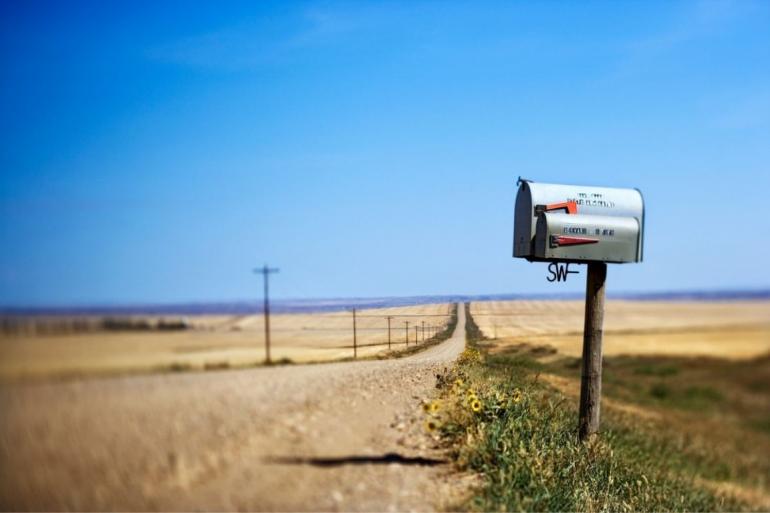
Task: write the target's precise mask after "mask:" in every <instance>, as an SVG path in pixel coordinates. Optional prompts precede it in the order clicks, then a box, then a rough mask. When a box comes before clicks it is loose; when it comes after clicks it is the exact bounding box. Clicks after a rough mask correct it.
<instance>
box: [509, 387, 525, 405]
mask: <svg viewBox="0 0 770 513" xmlns="http://www.w3.org/2000/svg"><path fill="white" fill-rule="evenodd" d="M521 396H522V394H521V390H519V389H518V388H514V389H513V394H511V399H513V402H514V403H518V402H519V401H521Z"/></svg>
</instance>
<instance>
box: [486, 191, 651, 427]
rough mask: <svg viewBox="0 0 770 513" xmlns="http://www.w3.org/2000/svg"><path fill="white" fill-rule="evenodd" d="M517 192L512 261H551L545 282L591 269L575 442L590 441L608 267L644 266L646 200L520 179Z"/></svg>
mask: <svg viewBox="0 0 770 513" xmlns="http://www.w3.org/2000/svg"><path fill="white" fill-rule="evenodd" d="M518 186H519V191H518V193H517V194H516V206H515V219H514V228H513V256H514V257H516V258H525V259H527V260H528V261H530V262H549V264H548V272H549V273H551V276H550V277H548V278H547V280H548V281H549V282H560V281H567V278H568V277H569V275H570V274H574V273H576V272H577V271H571V270H570V269H569V265H570V264H587V265H588V276H587V278H586V303H585V320H584V325H583V365H582V373H581V381H580V410H579V421H578V432H579V436H580V439H581V440H587V439H589V438H590V437H591V436H592V435H593V434H595V433H597V432H598V431H599V419H600V409H601V400H602V326H603V324H604V292H605V282H606V280H607V264H608V263H614V264H623V263H638V262H641V261H642V255H643V251H642V249H643V246H644V244H643V243H644V199H643V198H642V193H641V192H639V190H638V189H614V188H609V187H583V186H577V185H561V184H546V183H534V182H531V181H529V180H522V179H519V182H518ZM496 328H497V326H495V331H496ZM496 336H497V334H495V337H496Z"/></svg>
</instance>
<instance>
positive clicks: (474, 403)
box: [471, 398, 481, 413]
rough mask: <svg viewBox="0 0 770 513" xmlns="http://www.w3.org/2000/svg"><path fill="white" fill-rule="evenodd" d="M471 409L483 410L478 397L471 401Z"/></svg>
mask: <svg viewBox="0 0 770 513" xmlns="http://www.w3.org/2000/svg"><path fill="white" fill-rule="evenodd" d="M471 410H473V411H475V412H476V413H478V412H480V411H481V401H479V400H478V398H474V399H473V401H471Z"/></svg>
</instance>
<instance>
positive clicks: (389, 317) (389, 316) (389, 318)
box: [387, 315, 393, 351]
mask: <svg viewBox="0 0 770 513" xmlns="http://www.w3.org/2000/svg"><path fill="white" fill-rule="evenodd" d="M392 318H393V316H392V315H388V317H387V319H388V351H390V320H391V319H392Z"/></svg>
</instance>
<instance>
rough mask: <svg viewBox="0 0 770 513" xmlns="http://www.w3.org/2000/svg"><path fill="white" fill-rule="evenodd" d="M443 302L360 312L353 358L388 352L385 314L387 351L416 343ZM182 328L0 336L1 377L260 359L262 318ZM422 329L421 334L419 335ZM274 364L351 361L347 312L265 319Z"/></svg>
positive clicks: (208, 319)
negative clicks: (418, 329) (418, 328)
mask: <svg viewBox="0 0 770 513" xmlns="http://www.w3.org/2000/svg"><path fill="white" fill-rule="evenodd" d="M450 312H451V308H450V305H449V304H431V305H419V306H409V307H393V308H379V309H366V310H360V311H358V314H357V317H358V318H357V332H358V337H357V339H358V340H357V341H358V357H359V358H360V357H368V356H375V355H383V354H386V353H387V352H388V346H387V340H388V332H387V320H386V319H385V317H386V316H388V315H391V316H395V318H394V319H393V320H392V321H391V326H392V332H391V338H392V349H393V351H396V350H400V349H404V348H405V347H406V345H405V342H406V334H405V324H404V322H405V321H409V325H410V328H409V344H410V346H411V345H412V344H414V342H415V331H414V328H413V326H415V325H421V324H422V322H424V323H425V326H429V325H433V326H436V327H438V328H439V329H441V328H442V327H443V326H445V325H446V324H447V322H448V321H449V316H448V314H449V313H450ZM188 321H189V324H190V326H191V329H188V330H184V331H168V332H163V331H124V332H119V331H117V332H105V331H99V332H88V333H65V334H51V335H37V336H28V335H2V336H0V337H1V338H0V379H17V378H26V377H32V378H44V377H51V376H72V375H83V374H115V373H123V372H147V371H153V370H172V371H173V370H187V369H207V368H208V369H216V368H228V367H241V366H248V365H255V364H259V363H262V362H263V361H264V358H265V345H264V335H263V333H264V324H263V319H262V316H261V315H249V316H223V315H211V316H195V317H191V318H189V319H188ZM426 332H427V330H426ZM426 338H427V334H426ZM271 342H272V343H271V347H272V350H271V356H272V360H273V361H277V362H280V361H281V360H291V361H292V362H312V361H331V360H339V359H343V358H349V357H352V356H353V320H352V314H351V313H350V312H334V313H318V314H277V315H272V316H271Z"/></svg>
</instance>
